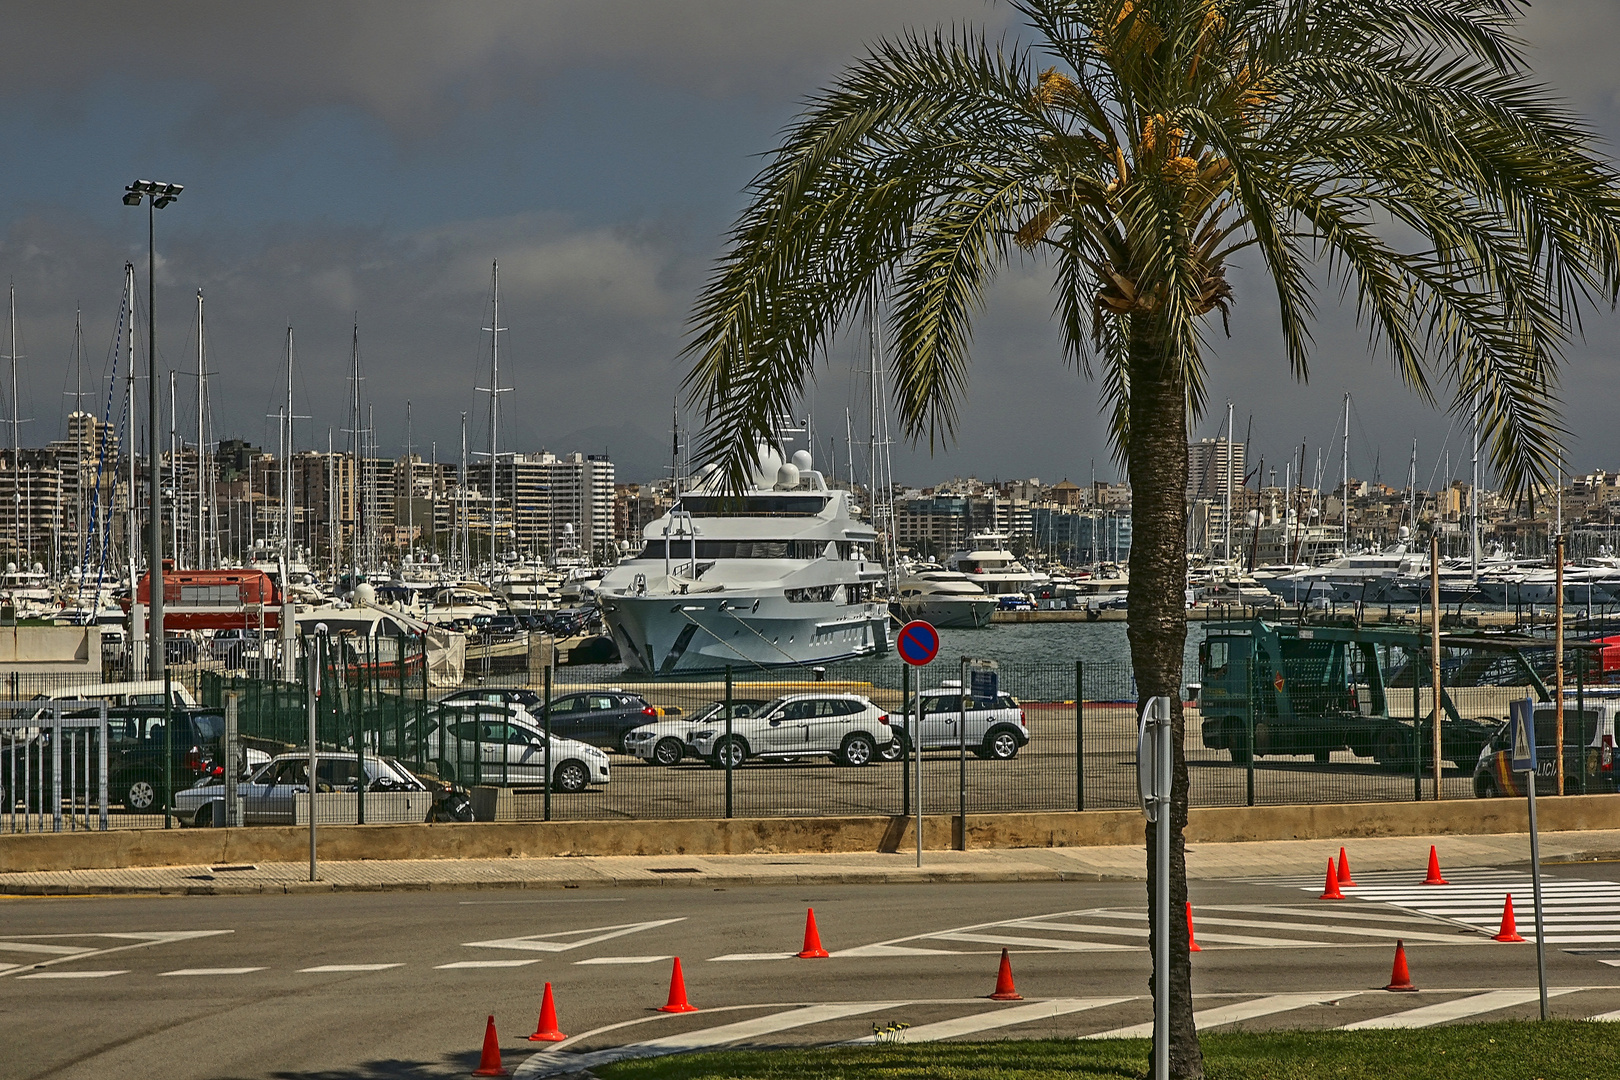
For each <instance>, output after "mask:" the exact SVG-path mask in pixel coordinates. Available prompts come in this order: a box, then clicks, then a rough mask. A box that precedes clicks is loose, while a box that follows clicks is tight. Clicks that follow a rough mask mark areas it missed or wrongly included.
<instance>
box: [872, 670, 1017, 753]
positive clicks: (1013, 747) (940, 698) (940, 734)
mask: <svg viewBox="0 0 1620 1080" xmlns="http://www.w3.org/2000/svg"><path fill="white" fill-rule="evenodd" d="M921 697H922V725H921V727H922V739H921V740H920V743H921V746H922V749H924V750H955V749H956V748H957V746H959V745H961V744H962V743H966V745H967V748H968V749H969V750H971V751H972V752H973V753H974V754H975V755H977V756H978V757H981V758H988V759H991V760H994V761H1008V760H1011V759H1012V758H1014V757H1017V756H1018V751H1019V750H1020V749H1022V748H1023V747H1024V746H1025V745H1027V744H1028V743H1029V725H1028V723H1027V722H1026V721H1025V720H1024V710H1023V707H1022V706H1020V705H1019V704H1018V701H1017V699H1016V698H1014V697H1013V696H1012V695H1011V694H997V695H996V699H995V700H994V701H985V700H980V699H978V698H971V697H968V696H967V695H966V694H963V693H962V684H961V683H960V682H956V681H954V680H953V681H950V682H944V683H941V684H940V686H939V689H937V690H924V691H923V692H922V695H921ZM964 703H965V704H966V706H967V723H966V725H963V724H962V716H963V709H962V706H963V704H964ZM906 711H907V710H902V711H901V712H897V713H896V714H895V715H894V716H893V717H892V718H891V719H890V721H889V723H890V724H891V725H892V726H893V727H894V729H895V739H894V741H893V742H892V743H890V744H889V745H888V746H886V747H884V749H883V751H882V754H883V759H884V760H885V761H898V760H899V759H900V758H902V757H904V756H905V753H906V747H907V745H908V740H909V739H910V738H911V732H910V730H909V727H910V724H909V717H908V716H906V715H904V713H905V712H906ZM958 727H960V728H961V729H962V731H961V734H960V735H959V734H958V733H957V728H958Z"/></svg>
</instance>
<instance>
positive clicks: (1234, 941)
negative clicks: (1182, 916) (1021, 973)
mask: <svg viewBox="0 0 1620 1080" xmlns="http://www.w3.org/2000/svg"><path fill="white" fill-rule="evenodd" d="M1119 917H1121V918H1125V917H1127V916H1119ZM1132 917H1134V916H1132ZM1142 918H1143V919H1144V920H1145V919H1146V918H1147V916H1145V915H1144V916H1142ZM1206 922H1211V923H1217V922H1224V923H1230V922H1232V920H1231V919H1199V920H1198V924H1199V926H1202V925H1203V924H1204V923H1206ZM1007 925H1008V926H1022V927H1024V928H1026V929H1030V930H1038V929H1041V928H1042V927H1043V926H1052V927H1053V928H1054V929H1058V930H1068V931H1073V932H1081V933H1088V934H1112V935H1113V936H1115V937H1136V938H1145V937H1147V936H1148V931H1147V929H1146V928H1145V927H1140V926H1107V925H1104V924H1102V923H1093V924H1090V925H1083V924H1080V923H1044V924H1043V923H1037V922H1029V923H1007ZM1256 925H1261V924H1256ZM1206 941H1207V942H1213V943H1216V944H1221V945H1258V946H1278V945H1317V944H1320V942H1315V941H1291V940H1289V939H1288V938H1254V937H1241V936H1238V935H1235V934H1206V933H1204V932H1203V931H1202V930H1199V931H1198V942H1199V944H1203V943H1204V942H1206Z"/></svg>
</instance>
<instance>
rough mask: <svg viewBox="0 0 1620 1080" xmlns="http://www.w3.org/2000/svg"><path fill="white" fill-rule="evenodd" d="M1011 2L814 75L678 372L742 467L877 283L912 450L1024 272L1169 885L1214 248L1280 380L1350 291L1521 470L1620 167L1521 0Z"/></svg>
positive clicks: (1548, 424) (1611, 212)
mask: <svg viewBox="0 0 1620 1080" xmlns="http://www.w3.org/2000/svg"><path fill="white" fill-rule="evenodd" d="M1013 6H1014V7H1015V8H1016V9H1017V10H1018V11H1019V12H1020V13H1021V14H1022V16H1023V17H1024V18H1025V20H1026V21H1027V22H1028V24H1029V26H1030V28H1031V29H1032V30H1033V34H1034V36H1033V38H1032V39H1031V40H1030V41H1027V42H1008V41H1001V42H991V41H988V40H986V38H985V37H984V36H983V34H982V33H979V32H974V31H972V30H969V29H962V28H958V29H952V30H939V31H935V32H934V33H932V34H911V35H907V36H905V37H902V38H900V39H898V40H893V41H887V42H883V43H881V44H879V45H877V46H876V47H874V48H873V49H872V50H871V51H870V52H869V54H868V55H867V56H866V57H865V58H864V59H862V60H860V61H859V62H857V63H855V64H854V65H853V66H852V67H850V68H849V69H848V70H847V71H846V72H845V73H844V74H843V75H842V76H841V77H840V78H839V79H838V80H837V81H836V82H835V83H834V84H833V85H832V87H831V88H830V89H827V90H824V91H822V92H820V93H819V94H818V95H817V96H815V97H814V98H813V99H812V100H811V101H810V102H809V103H808V105H807V107H806V108H805V110H804V112H803V113H802V114H801V115H800V116H799V117H798V119H797V120H796V121H795V122H794V123H793V124H792V125H791V126H790V127H789V128H788V130H787V131H786V132H785V134H784V136H783V139H782V143H781V145H780V146H779V147H778V148H777V150H776V151H775V153H774V155H773V156H772V157H771V158H770V160H769V163H768V164H767V165H766V166H765V168H764V169H763V170H762V171H761V172H760V174H759V175H758V176H757V177H756V179H755V180H754V182H753V184H752V187H751V189H750V200H749V204H748V207H747V209H746V210H744V211H743V213H742V215H741V217H740V218H739V220H738V222H737V224H736V225H735V227H734V230H733V232H732V234H731V238H730V239H731V246H730V251H729V253H728V254H726V255H725V256H724V257H723V258H722V259H721V261H720V263H719V265H718V267H717V268H716V270H715V271H714V273H713V275H712V277H711V278H710V280H709V282H708V284H707V285H706V286H705V288H704V291H703V293H702V295H701V297H700V298H699V300H698V302H697V305H696V308H695V311H694V314H693V324H694V327H695V333H694V337H693V340H692V341H691V342H690V344H689V345H688V347H687V350H686V354H687V355H688V356H689V357H690V359H691V361H692V364H693V367H692V370H691V371H690V373H689V375H688V377H687V387H688V390H689V393H690V396H691V400H692V402H693V404H694V405H696V406H699V407H701V408H702V409H703V410H704V411H705V414H706V417H707V422H708V424H707V433H706V444H705V449H706V450H707V451H708V452H709V453H710V454H712V455H714V457H715V459H716V460H721V461H723V462H725V463H726V466H727V475H728V476H729V477H730V478H731V480H732V482H733V483H735V484H741V483H742V482H743V480H744V477H745V476H746V475H747V472H748V469H749V461H750V459H751V458H752V457H753V455H754V453H755V447H756V446H757V445H758V444H759V443H761V442H764V441H768V440H769V439H771V437H772V422H773V420H774V418H776V417H778V416H780V415H783V414H785V413H786V412H787V411H788V409H789V407H790V406H791V405H792V403H793V401H794V400H795V398H796V397H797V396H798V395H799V393H800V392H801V391H802V389H803V387H804V384H805V381H806V379H807V378H809V377H810V375H811V374H812V372H813V370H814V366H815V362H816V360H817V358H818V356H820V355H821V354H823V353H824V352H825V350H826V348H827V345H828V343H829V341H830V340H831V338H832V337H833V336H834V335H835V334H837V333H838V332H839V331H840V330H842V329H845V328H847V327H848V326H849V325H850V324H851V321H852V320H853V319H854V318H855V317H856V315H857V313H858V311H859V310H860V309H861V307H862V306H863V304H864V303H866V302H868V301H871V302H875V303H877V304H880V305H881V306H882V308H883V310H885V311H886V312H887V315H886V318H887V320H888V322H889V324H890V336H891V340H892V342H893V354H892V360H891V365H892V369H893V380H892V381H893V385H894V387H895V394H896V397H897V398H898V407H899V412H900V415H901V418H902V421H903V424H904V426H905V429H906V431H907V433H908V435H909V436H910V437H912V438H913V439H917V440H921V439H923V438H926V439H927V440H928V443H929V445H930V447H934V446H936V445H939V444H940V443H941V442H943V441H948V440H949V438H950V437H951V435H952V433H953V432H954V429H955V427H956V424H957V421H958V413H957V404H958V401H959V400H960V396H961V393H962V390H963V386H964V383H965V381H966V375H967V367H968V358H969V356H968V341H969V338H970V334H971V326H972V319H973V316H974V314H975V313H976V312H977V311H978V310H979V308H980V307H981V306H982V303H983V299H984V290H985V287H986V286H987V284H988V283H989V282H990V280H991V279H992V278H993V276H994V275H995V274H996V272H997V271H998V270H1001V269H1004V268H1006V267H1008V266H1009V265H1011V264H1014V263H1020V262H1035V263H1037V264H1040V265H1044V266H1046V267H1049V268H1050V270H1051V271H1052V272H1053V275H1054V282H1055V283H1054V292H1055V296H1056V304H1055V315H1056V318H1057V319H1058V321H1059V323H1060V324H1061V330H1062V337H1063V342H1064V350H1065V353H1066V357H1067V359H1068V360H1069V361H1070V362H1072V363H1074V364H1076V365H1077V366H1078V367H1079V368H1080V369H1081V370H1082V371H1083V372H1085V373H1086V374H1088V375H1095V377H1096V378H1097V379H1098V380H1099V381H1100V387H1101V396H1102V401H1103V407H1104V410H1105V412H1106V413H1107V414H1108V416H1109V422H1110V434H1111V437H1112V440H1113V444H1114V447H1115V451H1116V453H1117V454H1118V456H1119V457H1120V458H1121V459H1122V460H1123V462H1124V464H1125V466H1126V468H1127V470H1128V477H1129V480H1130V484H1131V492H1132V506H1131V518H1132V525H1133V544H1132V547H1131V552H1130V613H1131V618H1130V627H1129V640H1130V648H1131V661H1132V664H1133V666H1134V668H1135V673H1136V679H1137V686H1138V693H1139V694H1140V695H1141V697H1142V699H1143V700H1144V701H1145V700H1146V699H1147V698H1148V697H1151V696H1156V695H1170V696H1171V697H1172V700H1174V701H1176V702H1177V705H1176V707H1175V709H1174V722H1175V724H1176V728H1177V738H1176V740H1175V742H1176V747H1177V760H1176V763H1175V788H1174V796H1173V803H1172V807H1171V814H1170V820H1169V828H1170V829H1171V833H1172V844H1173V856H1172V862H1171V875H1172V881H1171V903H1172V905H1173V910H1174V911H1180V910H1181V904H1182V903H1183V901H1184V899H1185V897H1186V863H1185V857H1184V849H1183V845H1182V830H1183V828H1184V827H1185V824H1186V820H1187V770H1186V762H1185V760H1184V759H1183V757H1182V754H1181V747H1182V743H1183V737H1182V732H1183V723H1184V721H1183V717H1182V712H1181V708H1180V705H1179V702H1180V694H1179V692H1178V691H1179V688H1180V678H1181V665H1182V647H1183V643H1184V639H1185V636H1186V616H1185V613H1184V610H1183V603H1182V596H1183V588H1184V583H1185V575H1186V556H1185V552H1184V544H1183V537H1184V536H1185V529H1184V524H1185V517H1186V506H1185V490H1186V480H1187V434H1188V424H1189V420H1190V419H1195V418H1196V417H1197V416H1198V415H1199V413H1200V411H1201V409H1202V407H1203V404H1204V396H1205V394H1204V388H1205V383H1206V375H1207V372H1206V366H1205V350H1204V335H1205V334H1206V332H1208V330H1209V329H1210V324H1211V321H1212V316H1215V315H1217V314H1218V315H1219V316H1220V319H1221V323H1222V324H1223V325H1224V324H1225V322H1226V320H1227V319H1228V317H1229V315H1230V313H1231V308H1232V304H1233V301H1234V299H1235V297H1234V295H1233V291H1232V288H1231V285H1230V283H1229V281H1228V278H1227V275H1226V266H1227V264H1228V262H1229V261H1230V260H1232V259H1233V258H1234V257H1236V256H1237V255H1238V254H1239V253H1240V252H1243V253H1245V257H1247V258H1248V259H1250V260H1252V261H1253V263H1254V264H1255V265H1258V266H1262V267H1264V269H1265V271H1266V273H1267V276H1268V277H1269V278H1270V279H1271V282H1272V285H1273V286H1274V288H1275V292H1276V297H1277V303H1278V305H1279V309H1280V314H1281V326H1282V344H1283V352H1284V353H1285V355H1286V359H1287V364H1288V367H1289V370H1290V372H1291V373H1292V374H1293V375H1294V376H1295V377H1296V378H1298V379H1304V378H1305V377H1306V375H1307V370H1308V369H1307V359H1308V356H1309V353H1310V348H1311V344H1312V342H1311V331H1310V325H1311V321H1312V316H1313V314H1314V309H1315V303H1316V297H1317V295H1318V292H1319V291H1321V290H1324V289H1328V288H1333V287H1339V288H1342V289H1344V290H1345V291H1346V294H1347V295H1354V297H1355V301H1356V308H1357V312H1358V315H1359V317H1360V318H1361V319H1362V320H1364V321H1365V323H1366V324H1367V325H1368V328H1369V330H1370V332H1371V336H1372V338H1373V340H1374V343H1375V346H1376V347H1377V348H1379V349H1381V351H1383V352H1384V353H1386V354H1387V355H1388V357H1389V359H1390V360H1391V362H1392V365H1393V367H1394V370H1395V373H1396V375H1397V377H1398V378H1400V379H1401V380H1402V381H1404V382H1405V384H1406V385H1407V386H1408V387H1409V388H1410V389H1411V390H1413V391H1415V392H1416V393H1417V394H1418V395H1419V396H1420V397H1422V398H1423V399H1424V400H1426V401H1429V402H1436V401H1437V399H1438V398H1439V396H1440V394H1441V393H1442V392H1448V393H1449V395H1450V397H1451V407H1452V408H1453V409H1458V408H1464V407H1466V408H1472V402H1473V401H1474V399H1475V397H1476V395H1477V396H1478V397H1479V399H1480V400H1481V401H1482V403H1483V412H1484V421H1483V422H1484V423H1485V424H1486V425H1487V426H1488V428H1489V431H1490V433H1491V443H1490V449H1491V454H1492V458H1493V464H1494V465H1495V468H1496V470H1497V473H1498V475H1499V477H1500V478H1501V480H1502V482H1503V484H1504V486H1507V487H1510V488H1522V487H1524V486H1527V485H1531V484H1534V483H1536V482H1539V481H1540V480H1541V479H1542V478H1543V477H1544V476H1545V475H1546V472H1547V462H1548V460H1549V458H1550V455H1551V454H1552V452H1553V449H1554V448H1555V447H1556V446H1557V444H1558V440H1559V439H1560V437H1561V434H1562V433H1561V431H1560V429H1559V428H1558V426H1557V421H1556V418H1555V416H1554V407H1555V406H1554V392H1555V386H1556V376H1557V372H1558V361H1559V358H1560V349H1561V346H1562V345H1563V343H1564V342H1565V341H1566V340H1567V338H1568V336H1569V334H1570V333H1571V332H1572V331H1574V330H1575V329H1577V328H1578V325H1579V313H1580V311H1581V309H1582V308H1583V307H1584V306H1586V305H1587V304H1589V303H1593V302H1598V301H1607V302H1609V303H1610V304H1612V303H1613V302H1614V299H1615V296H1616V290H1617V285H1620V194H1617V184H1616V174H1615V172H1614V170H1613V169H1612V168H1611V167H1610V166H1609V165H1608V164H1607V163H1605V162H1604V161H1602V160H1600V159H1599V158H1598V157H1597V156H1596V155H1595V154H1594V152H1593V150H1592V141H1593V140H1592V137H1591V135H1590V134H1589V132H1588V131H1587V130H1586V128H1585V127H1584V126H1583V125H1582V124H1581V122H1580V121H1579V120H1577V119H1576V118H1575V117H1573V116H1572V115H1570V114H1569V113H1567V112H1566V111H1564V110H1562V109H1561V108H1559V107H1558V106H1556V105H1555V104H1553V103H1551V102H1550V101H1549V100H1548V99H1547V98H1546V96H1545V95H1544V93H1543V92H1542V91H1541V90H1539V89H1538V88H1537V87H1536V86H1535V85H1533V84H1532V82H1531V81H1530V79H1529V74H1528V71H1527V69H1526V65H1525V62H1524V59H1523V57H1522V56H1521V55H1520V53H1519V52H1518V51H1517V47H1516V42H1515V39H1514V38H1513V37H1512V32H1513V28H1514V22H1515V21H1516V19H1517V18H1518V16H1519V14H1520V7H1521V0H1014V5H1013ZM1148 832H1149V837H1148V839H1149V842H1150V849H1151V842H1152V839H1153V835H1152V834H1153V826H1149V827H1148ZM1152 873H1153V870H1152V865H1151V860H1149V874H1150V876H1151V875H1152ZM1148 895H1149V897H1150V898H1151V897H1152V895H1153V882H1152V881H1151V880H1150V881H1149V887H1148ZM1171 955H1172V976H1171V986H1170V991H1171V994H1172V1039H1171V1073H1172V1075H1174V1076H1177V1077H1197V1076H1201V1075H1202V1073H1203V1063H1202V1057H1201V1054H1200V1051H1199V1047H1198V1041H1197V1034H1196V1031H1195V1030H1194V1026H1193V1021H1192V1005H1191V990H1190V979H1189V963H1188V954H1187V942H1186V940H1185V935H1182V934H1176V935H1173V940H1172V942H1171ZM1161 1080H1162V1078H1161Z"/></svg>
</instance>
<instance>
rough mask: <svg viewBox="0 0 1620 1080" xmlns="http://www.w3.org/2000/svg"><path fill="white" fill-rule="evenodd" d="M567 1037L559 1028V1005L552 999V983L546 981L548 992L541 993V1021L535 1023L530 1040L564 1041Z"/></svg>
mask: <svg viewBox="0 0 1620 1080" xmlns="http://www.w3.org/2000/svg"><path fill="white" fill-rule="evenodd" d="M566 1038H568V1036H566V1035H564V1034H563V1033H562V1032H560V1031H558V1030H557V1006H556V1004H555V1003H554V1002H553V1001H552V1000H551V984H550V983H546V992H545V993H544V994H541V995H540V1022H539V1023H538V1024H536V1025H535V1027H534V1034H533V1035H530V1036H529V1041H530V1042H562V1041H563V1040H564V1039H566Z"/></svg>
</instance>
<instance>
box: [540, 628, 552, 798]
mask: <svg viewBox="0 0 1620 1080" xmlns="http://www.w3.org/2000/svg"><path fill="white" fill-rule="evenodd" d="M542 685H543V686H544V689H545V694H546V703H545V705H544V706H543V707H542V710H541V721H542V722H543V723H544V724H545V727H546V788H545V790H546V805H545V817H546V820H547V821H550V820H551V657H549V656H548V657H546V668H545V674H544V676H542Z"/></svg>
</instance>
